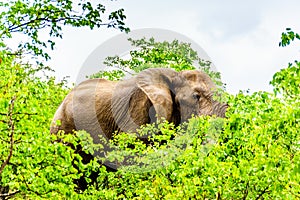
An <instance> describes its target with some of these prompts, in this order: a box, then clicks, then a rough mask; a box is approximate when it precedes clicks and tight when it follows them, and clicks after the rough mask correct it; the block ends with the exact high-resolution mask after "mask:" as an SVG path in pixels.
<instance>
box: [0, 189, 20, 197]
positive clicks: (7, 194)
mask: <svg viewBox="0 0 300 200" xmlns="http://www.w3.org/2000/svg"><path fill="white" fill-rule="evenodd" d="M19 192H20V190H16V191H14V192H9V193H4V194H0V197H11V196H14V195H15V194H17V193H19Z"/></svg>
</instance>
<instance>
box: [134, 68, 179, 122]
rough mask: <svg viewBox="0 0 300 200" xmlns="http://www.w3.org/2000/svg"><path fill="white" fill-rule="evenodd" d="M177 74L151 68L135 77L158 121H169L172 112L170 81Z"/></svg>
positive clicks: (171, 71) (164, 69) (163, 69)
mask: <svg viewBox="0 0 300 200" xmlns="http://www.w3.org/2000/svg"><path fill="white" fill-rule="evenodd" d="M176 75H177V72H176V71H174V70H172V69H166V68H151V69H147V70H144V71H142V72H141V73H139V74H138V75H137V77H136V79H137V85H138V87H139V88H140V89H141V90H142V91H143V92H144V93H145V94H146V95H147V96H148V98H149V99H150V101H151V102H152V104H153V106H154V109H155V112H156V115H157V117H158V119H161V118H164V119H166V120H170V119H171V117H172V112H173V100H172V95H171V92H172V88H171V84H172V79H173V78H174V77H175V76H176Z"/></svg>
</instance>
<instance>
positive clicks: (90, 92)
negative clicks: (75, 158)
mask: <svg viewBox="0 0 300 200" xmlns="http://www.w3.org/2000/svg"><path fill="white" fill-rule="evenodd" d="M215 89H216V86H215V84H214V83H213V81H212V80H211V79H210V78H209V76H208V75H206V74H205V73H203V72H201V71H199V70H189V71H182V72H176V71H174V70H172V69H168V68H151V69H146V70H144V71H142V72H140V73H139V74H137V75H136V76H134V77H132V78H130V79H127V80H123V81H118V82H116V81H108V80H105V79H91V80H87V81H84V82H82V83H81V84H79V85H78V86H76V87H75V88H74V89H73V90H72V91H71V92H70V93H69V94H68V95H67V96H66V98H65V99H64V101H63V102H62V104H61V105H60V106H59V108H58V110H57V111H56V113H55V115H54V119H53V122H52V124H51V129H50V131H51V133H57V131H58V130H64V131H65V132H66V133H71V132H72V131H73V130H86V131H87V132H89V133H90V134H91V136H92V138H93V139H94V142H95V143H99V142H100V140H99V137H98V135H102V136H104V137H105V138H106V139H108V140H109V139H111V137H112V133H114V132H115V131H116V132H120V131H126V132H135V131H136V129H137V128H139V127H140V126H141V125H142V124H146V123H152V122H155V121H156V120H157V119H161V118H163V119H166V120H168V121H169V122H173V123H174V124H175V125H179V124H180V123H181V122H184V121H186V120H188V119H189V118H190V117H191V116H192V115H216V116H219V117H225V112H226V108H227V105H226V104H223V103H219V102H217V101H215V100H214V99H213V91H214V90H215ZM57 120H59V121H60V125H59V126H57V125H56V121H57Z"/></svg>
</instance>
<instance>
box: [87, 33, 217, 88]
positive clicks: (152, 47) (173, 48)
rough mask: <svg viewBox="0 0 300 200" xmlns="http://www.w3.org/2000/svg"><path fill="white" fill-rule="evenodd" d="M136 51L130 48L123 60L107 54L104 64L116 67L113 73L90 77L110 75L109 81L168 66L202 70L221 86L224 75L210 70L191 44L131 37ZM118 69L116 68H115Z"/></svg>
mask: <svg viewBox="0 0 300 200" xmlns="http://www.w3.org/2000/svg"><path fill="white" fill-rule="evenodd" d="M128 40H129V41H130V42H131V45H132V46H133V47H134V50H132V51H130V58H129V59H123V58H120V57H119V56H112V57H107V58H106V60H105V61H104V64H106V65H107V66H109V67H111V68H113V69H114V70H112V71H111V72H105V71H100V72H98V73H96V74H94V75H92V76H91V77H90V78H107V79H109V80H120V79H121V78H123V77H124V76H125V74H131V75H133V74H134V73H138V72H140V71H142V70H144V69H147V68H157V67H166V68H173V69H175V70H176V71H182V70H192V69H196V67H195V64H199V66H200V69H201V70H203V71H204V72H206V73H207V74H208V75H210V77H211V78H212V79H213V80H214V81H215V82H216V84H217V85H220V86H222V82H221V81H220V79H221V76H220V73H218V72H213V71H211V69H210V65H211V62H209V61H205V60H203V59H201V58H199V56H198V55H197V52H196V51H195V50H193V49H192V48H191V44H189V43H184V42H179V41H178V40H174V41H172V42H167V41H164V42H157V41H155V39H154V38H150V39H148V40H147V39H146V38H142V39H137V40H134V39H132V38H129V39H128ZM116 68H117V69H116Z"/></svg>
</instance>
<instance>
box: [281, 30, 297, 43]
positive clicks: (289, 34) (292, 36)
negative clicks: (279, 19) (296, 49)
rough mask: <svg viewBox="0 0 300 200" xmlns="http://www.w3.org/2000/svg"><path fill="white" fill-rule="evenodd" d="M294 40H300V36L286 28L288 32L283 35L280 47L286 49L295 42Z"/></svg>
mask: <svg viewBox="0 0 300 200" xmlns="http://www.w3.org/2000/svg"><path fill="white" fill-rule="evenodd" d="M294 39H298V40H300V35H299V34H298V33H295V32H294V31H292V29H291V28H286V32H283V33H282V34H281V41H280V42H279V46H282V47H285V46H287V45H289V44H290V43H291V41H294Z"/></svg>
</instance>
